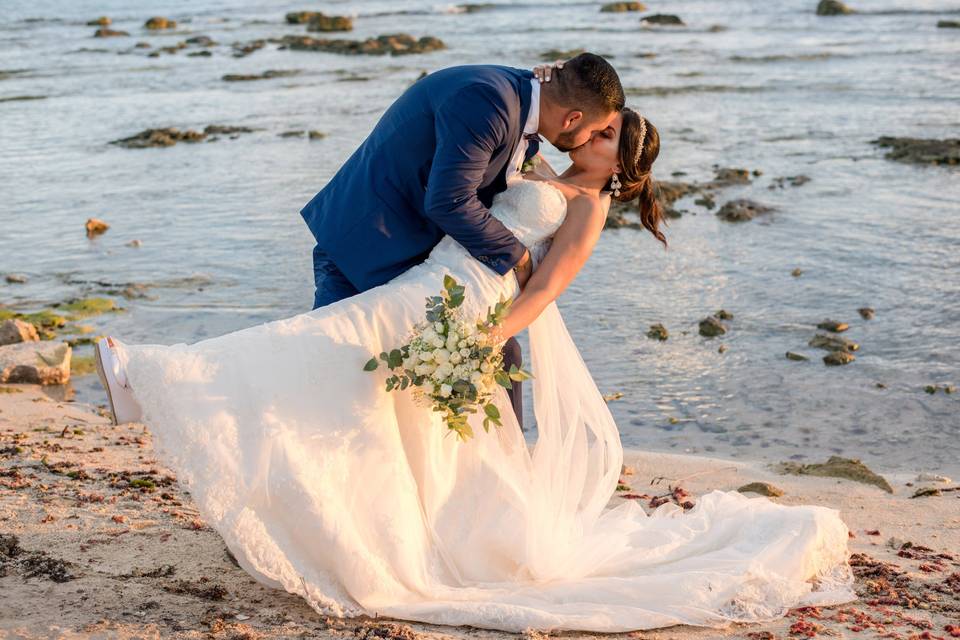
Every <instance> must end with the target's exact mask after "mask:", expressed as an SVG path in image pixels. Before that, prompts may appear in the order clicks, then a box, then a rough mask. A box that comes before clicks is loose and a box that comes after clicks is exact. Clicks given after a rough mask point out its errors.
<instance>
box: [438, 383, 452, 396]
mask: <svg viewBox="0 0 960 640" xmlns="http://www.w3.org/2000/svg"><path fill="white" fill-rule="evenodd" d="M451 393H453V387H451V386H450V385H448V384H442V385H440V395H441V396H443V397H444V398H449V397H450V394H451Z"/></svg>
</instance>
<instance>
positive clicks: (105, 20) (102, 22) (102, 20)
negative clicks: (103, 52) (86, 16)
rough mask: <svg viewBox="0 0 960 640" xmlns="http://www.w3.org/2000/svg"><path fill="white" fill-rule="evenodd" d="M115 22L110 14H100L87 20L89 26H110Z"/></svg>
mask: <svg viewBox="0 0 960 640" xmlns="http://www.w3.org/2000/svg"><path fill="white" fill-rule="evenodd" d="M111 22H113V21H112V20H110V18H109V17H108V16H100V17H99V18H96V19H94V20H90V21H88V22H87V26H88V27H109V26H110V23H111Z"/></svg>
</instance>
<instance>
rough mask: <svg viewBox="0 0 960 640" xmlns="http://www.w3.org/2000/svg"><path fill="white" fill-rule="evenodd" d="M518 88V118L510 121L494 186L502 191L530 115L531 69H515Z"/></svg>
mask: <svg viewBox="0 0 960 640" xmlns="http://www.w3.org/2000/svg"><path fill="white" fill-rule="evenodd" d="M516 76H517V83H518V84H519V86H518V89H519V90H520V118H519V120H518V121H517V122H512V123H511V127H510V137H509V138H508V140H510V141H511V144H510V146H509V147H508V148H507V154H506V155H507V159H506V161H505V162H504V163H503V167H501V169H500V172H499V173H497V179H496V182H495V186H496V188H497V191H498V192H499V191H503V190H505V189H506V188H507V168H508V167H509V166H510V159H511V158H512V157H513V152H514V151H515V150H516V148H517V145H518V144H520V138H521V137H523V127H524V126H525V125H526V124H527V116H528V115H530V104H531V103H532V102H533V86H532V85H531V84H530V78H532V77H533V72H532V71H527V70H526V69H517V70H516Z"/></svg>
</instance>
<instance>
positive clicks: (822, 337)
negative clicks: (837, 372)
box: [807, 333, 860, 353]
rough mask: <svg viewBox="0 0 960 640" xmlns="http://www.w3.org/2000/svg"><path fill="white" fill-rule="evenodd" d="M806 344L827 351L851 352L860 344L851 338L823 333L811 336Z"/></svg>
mask: <svg viewBox="0 0 960 640" xmlns="http://www.w3.org/2000/svg"><path fill="white" fill-rule="evenodd" d="M807 344H808V345H809V346H811V347H815V348H817V349H826V350H827V351H849V352H851V353H852V352H854V351H856V350H857V349H859V348H860V345H859V344H857V343H856V342H854V341H853V340H849V339H848V338H841V337H840V336H828V335H826V334H824V333H818V334H817V335H815V336H813V337H812V338H810V342H808V343H807Z"/></svg>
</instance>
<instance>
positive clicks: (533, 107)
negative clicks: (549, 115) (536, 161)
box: [507, 77, 540, 184]
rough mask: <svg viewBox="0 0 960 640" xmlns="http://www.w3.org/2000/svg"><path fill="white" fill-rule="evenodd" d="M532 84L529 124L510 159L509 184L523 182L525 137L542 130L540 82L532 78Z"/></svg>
mask: <svg viewBox="0 0 960 640" xmlns="http://www.w3.org/2000/svg"><path fill="white" fill-rule="evenodd" d="M530 84H531V85H533V91H532V92H531V93H530V112H529V113H528V114H527V123H526V124H525V125H524V126H523V134H522V135H521V136H520V143H519V144H518V145H517V148H516V150H515V151H514V152H513V156H512V157H511V158H510V165H509V166H508V167H507V184H510V183H511V182H514V181H515V180H522V177H521V176H520V167H522V166H523V157H524V156H525V155H526V153H527V146H529V143H528V142H527V140H526V138H524V137H523V136H524V135H527V134H529V133H536V132H537V129H539V128H540V81H539V80H537V78H536V77H533V78H530Z"/></svg>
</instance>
